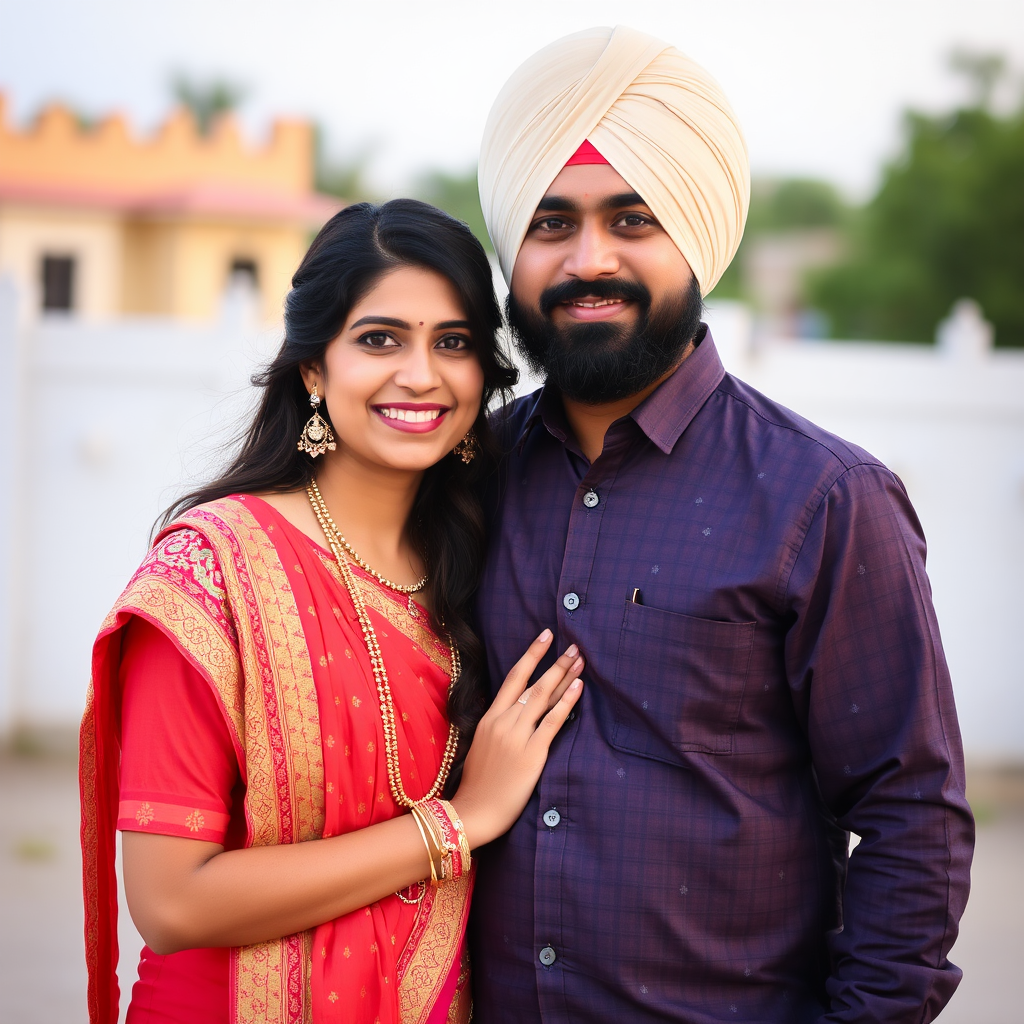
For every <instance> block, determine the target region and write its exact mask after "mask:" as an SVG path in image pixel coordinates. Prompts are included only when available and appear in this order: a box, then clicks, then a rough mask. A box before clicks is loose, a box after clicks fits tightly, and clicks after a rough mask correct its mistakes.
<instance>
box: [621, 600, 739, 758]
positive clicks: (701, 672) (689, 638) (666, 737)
mask: <svg viewBox="0 0 1024 1024" xmlns="http://www.w3.org/2000/svg"><path fill="white" fill-rule="evenodd" d="M754 626H755V623H753V622H719V621H716V620H714V619H698V618H694V617H693V616H690V615H681V614H679V613H678V612H670V611H665V610H663V609H661V608H651V607H648V606H646V605H640V604H633V603H632V602H627V603H626V611H625V614H624V616H623V621H622V633H621V636H620V638H619V656H618V666H617V669H618V670H617V673H616V680H615V684H616V685H615V693H614V697H613V701H612V703H613V714H614V724H613V732H612V745H613V746H616V747H618V748H619V749H621V750H626V751H629V752H630V753H635V754H642V755H644V756H645V757H653V758H657V759H658V760H661V761H669V762H670V763H675V764H679V763H683V762H684V758H682V757H680V755H681V754H682V753H684V752H686V751H698V752H701V753H705V754H730V753H732V747H733V736H734V734H735V732H736V723H737V721H738V720H739V714H740V706H741V705H742V703H743V691H744V689H745V687H746V682H747V671H748V666H749V664H750V654H751V650H752V648H753V644H754Z"/></svg>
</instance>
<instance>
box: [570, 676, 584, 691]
mask: <svg viewBox="0 0 1024 1024" xmlns="http://www.w3.org/2000/svg"><path fill="white" fill-rule="evenodd" d="M582 685H583V680H582V679H574V680H573V681H572V682H571V683H570V684H569V689H570V690H578V689H579V688H580V687H581V686H582Z"/></svg>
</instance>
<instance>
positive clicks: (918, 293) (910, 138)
mask: <svg viewBox="0 0 1024 1024" xmlns="http://www.w3.org/2000/svg"><path fill="white" fill-rule="evenodd" d="M957 60H958V61H959V66H960V67H961V68H963V67H965V66H966V68H967V70H968V71H969V72H970V73H971V76H972V78H973V79H974V82H975V92H976V97H977V99H976V105H974V106H971V107H966V108H962V109H959V110H956V111H954V112H952V113H950V114H947V115H944V116H938V117H936V116H929V115H925V114H921V113H914V112H909V113H908V114H907V115H906V119H905V131H904V136H905V138H904V145H903V151H902V152H901V153H900V155H899V157H898V158H897V159H896V160H895V161H894V162H893V163H892V164H890V165H889V166H888V167H886V169H885V172H884V175H883V178H882V184H881V187H880V188H879V190H878V193H877V195H876V196H875V197H874V198H873V199H872V200H871V201H870V202H869V203H868V204H867V206H866V207H865V208H864V210H863V213H862V215H861V216H860V217H859V218H857V219H856V221H855V222H854V223H853V224H852V225H851V229H850V232H849V244H848V252H849V256H848V258H847V259H845V260H844V261H842V262H841V263H840V264H838V265H836V266H834V267H832V268H829V269H827V270H824V271H820V272H818V273H816V274H814V275H812V276H811V278H810V280H809V282H808V285H809V297H810V299H811V302H812V304H813V305H814V306H816V307H817V308H819V309H821V310H823V311H824V312H825V313H826V315H827V316H828V317H829V319H830V324H831V331H832V334H833V336H837V337H846V338H878V339H887V340H895V341H921V342H930V341H932V340H933V339H934V337H935V328H936V326H937V325H938V323H939V321H940V320H942V319H943V318H944V317H945V316H946V315H947V314H948V313H949V310H950V308H951V307H952V305H953V303H954V302H955V301H956V300H957V299H959V298H972V299H974V300H976V301H977V302H978V303H979V304H980V305H981V308H982V310H983V311H984V314H985V316H986V318H987V319H989V320H990V321H991V322H992V324H993V325H994V327H995V337H996V344H997V345H1003V346H1024V105H1021V106H1020V108H1019V109H1017V110H1016V111H1015V112H1014V113H1012V114H1009V115H1003V116H1000V115H998V114H996V113H994V112H993V111H992V110H990V109H989V108H988V107H987V106H986V104H987V102H988V99H989V97H990V95H991V92H992V89H993V86H994V83H995V80H996V78H997V77H998V75H999V73H1000V70H1001V68H1002V65H1001V63H1000V62H999V61H998V59H997V58H987V59H986V58H973V64H972V62H971V61H969V60H966V58H964V57H963V55H960V56H959V57H958V58H957Z"/></svg>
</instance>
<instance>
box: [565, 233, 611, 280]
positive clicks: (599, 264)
mask: <svg viewBox="0 0 1024 1024" xmlns="http://www.w3.org/2000/svg"><path fill="white" fill-rule="evenodd" d="M563 270H564V271H565V272H566V273H567V274H569V275H570V276H572V277H578V278H580V279H581V280H583V281H593V280H594V279H595V278H598V277H609V276H614V275H615V274H617V273H618V272H619V257H618V250H617V248H616V245H615V239H614V238H612V236H611V235H610V234H609V233H608V232H607V231H606V230H604V228H603V227H601V226H600V225H595V224H587V223H586V222H584V223H583V224H582V225H581V226H580V229H579V230H578V231H577V232H576V235H575V236H574V238H573V239H572V242H571V243H570V248H569V252H568V254H567V255H566V260H565V263H564V264H563Z"/></svg>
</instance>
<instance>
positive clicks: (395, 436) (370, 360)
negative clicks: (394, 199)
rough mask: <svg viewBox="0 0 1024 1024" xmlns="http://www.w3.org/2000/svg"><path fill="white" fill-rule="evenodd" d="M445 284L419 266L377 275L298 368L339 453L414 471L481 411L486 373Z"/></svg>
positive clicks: (444, 449)
mask: <svg viewBox="0 0 1024 1024" xmlns="http://www.w3.org/2000/svg"><path fill="white" fill-rule="evenodd" d="M471 342H472V339H471V337H470V329H469V322H468V320H467V318H466V311H465V310H464V309H463V308H462V303H461V301H460V300H459V297H458V294H457V293H456V291H455V288H454V287H453V286H452V284H451V282H450V281H449V280H448V279H447V278H446V277H444V276H442V275H441V274H438V273H436V272H435V271H432V270H425V269H423V268H420V267H399V268H398V269H396V270H393V271H391V272H390V273H388V274H386V275H385V276H384V277H382V278H381V279H380V280H379V281H378V282H377V284H376V285H375V286H374V287H373V288H372V289H371V290H370V291H369V292H368V293H367V294H366V295H365V296H364V297H363V298H362V299H361V300H360V301H359V302H358V303H356V305H355V306H353V307H352V309H351V311H350V312H349V315H348V317H347V319H346V321H345V325H344V327H343V328H342V329H341V332H340V333H339V334H338V336H337V337H336V338H335V339H334V340H333V341H332V342H331V343H330V344H329V345H328V346H327V349H326V351H325V353H324V361H323V372H321V371H320V369H319V368H318V367H315V366H309V367H304V368H303V372H302V375H303V379H304V380H305V383H306V389H307V390H311V389H312V386H313V383H314V382H316V384H317V389H318V392H319V394H320V397H321V398H323V399H324V403H325V405H326V407H327V410H328V412H329V413H330V419H331V422H332V423H333V424H334V431H335V435H336V438H337V442H338V452H337V456H340V457H345V456H346V455H347V456H349V457H354V458H355V459H357V460H359V461H361V462H363V463H364V464H368V465H376V466H382V467H387V468H389V469H398V470H410V471H422V470H425V469H427V468H428V467H430V466H432V465H434V463H436V462H439V461H440V460H441V459H442V458H443V457H444V456H445V455H446V454H447V453H448V452H450V451H451V450H452V448H454V447H455V445H456V444H457V443H458V442H459V441H460V440H462V438H463V437H465V435H466V434H467V432H468V431H469V429H470V428H471V427H472V426H473V423H474V421H475V420H476V417H477V414H478V413H479V411H480V402H481V400H482V397H483V388H484V375H483V370H482V369H481V367H480V362H479V360H478V359H477V356H476V352H475V351H474V349H473V347H472V344H471Z"/></svg>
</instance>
